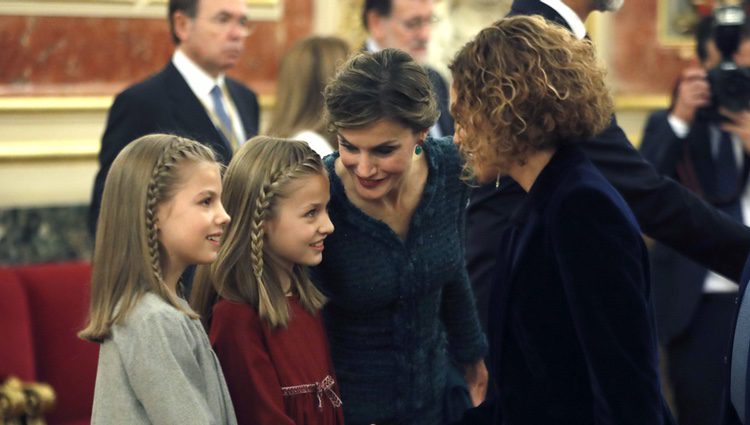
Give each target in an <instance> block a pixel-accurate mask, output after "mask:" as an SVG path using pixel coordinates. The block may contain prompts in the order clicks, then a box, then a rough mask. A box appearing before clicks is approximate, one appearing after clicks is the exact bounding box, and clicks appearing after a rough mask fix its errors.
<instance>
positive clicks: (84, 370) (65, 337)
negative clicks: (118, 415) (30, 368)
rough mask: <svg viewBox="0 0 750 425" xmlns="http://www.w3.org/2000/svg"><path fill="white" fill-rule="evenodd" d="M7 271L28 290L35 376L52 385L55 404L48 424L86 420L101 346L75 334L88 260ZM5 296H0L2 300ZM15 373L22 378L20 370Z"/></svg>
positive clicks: (84, 307) (86, 289) (84, 306)
mask: <svg viewBox="0 0 750 425" xmlns="http://www.w3.org/2000/svg"><path fill="white" fill-rule="evenodd" d="M10 270H11V271H12V272H13V273H14V274H16V276H17V277H18V281H19V282H20V283H21V286H22V287H23V290H24V291H25V293H26V302H27V303H28V305H27V310H28V316H29V317H30V325H29V326H30V330H31V332H30V335H31V338H32V345H33V356H31V357H32V358H33V359H34V372H35V376H34V378H35V380H36V381H39V382H45V383H47V384H49V385H51V386H52V388H53V389H54V390H55V392H56V395H57V402H56V406H55V408H54V409H53V410H52V411H51V412H49V413H48V414H47V415H46V419H47V422H48V424H50V425H56V424H65V425H69V424H70V425H72V424H76V425H77V424H88V423H90V418H91V406H92V403H93V398H94V382H95V379H96V365H97V359H98V353H99V351H98V350H99V346H98V345H96V344H93V343H90V342H86V341H83V340H81V339H79V338H78V337H77V336H76V333H77V332H78V331H79V330H80V329H81V327H82V326H83V325H84V321H85V319H86V314H87V311H88V303H89V294H90V287H91V284H90V282H91V269H90V266H89V264H87V263H61V264H40V265H30V266H22V267H15V268H12V269H10ZM6 271H7V269H6V270H3V271H2V273H5V272H6ZM0 276H4V274H0ZM4 286H7V285H4ZM1 290H2V289H0V291H1ZM3 298H4V297H3V296H2V295H0V303H2V302H3ZM14 308H18V307H17V306H15V307H14ZM0 312H2V313H0V329H2V326H3V325H2V323H3V319H2V318H1V316H4V315H5V312H4V308H3V307H0ZM18 314H19V315H20V314H22V312H21V311H19V312H18ZM19 317H20V316H19ZM16 320H18V319H16ZM17 332H18V333H21V332H22V330H17ZM3 334H4V333H3ZM19 352H20V349H19ZM0 364H2V361H1V360H0ZM19 370H21V369H19ZM11 372H13V371H11ZM14 373H15V372H14ZM15 374H16V375H17V376H19V377H21V378H22V379H25V378H24V377H23V376H22V375H20V374H19V373H15Z"/></svg>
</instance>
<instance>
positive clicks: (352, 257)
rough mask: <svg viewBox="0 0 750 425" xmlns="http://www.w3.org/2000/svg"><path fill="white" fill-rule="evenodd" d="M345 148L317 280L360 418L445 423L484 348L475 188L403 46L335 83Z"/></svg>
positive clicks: (335, 163)
mask: <svg viewBox="0 0 750 425" xmlns="http://www.w3.org/2000/svg"><path fill="white" fill-rule="evenodd" d="M325 97H326V107H327V112H328V117H329V121H330V123H331V128H332V130H334V131H336V132H337V134H338V138H339V152H336V153H334V154H333V155H331V156H328V157H327V158H326V166H327V168H328V172H329V178H330V182H331V202H330V205H329V210H330V217H331V220H332V221H333V223H334V225H335V227H336V231H335V232H334V233H333V234H332V235H331V236H329V237H328V238H327V240H326V250H325V252H324V255H323V263H322V264H321V265H320V266H318V267H317V268H315V269H314V270H313V273H314V277H315V279H316V281H317V282H318V284H319V285H320V287H321V288H322V289H323V291H324V292H325V293H326V295H327V296H328V297H329V299H330V302H329V304H328V305H327V307H326V309H325V312H324V317H325V322H326V326H327V330H328V336H329V339H330V344H331V352H332V356H333V361H334V366H335V367H336V373H337V375H338V378H339V380H340V388H341V392H342V399H343V401H344V413H345V417H346V421H347V423H348V424H351V425H358V424H372V423H376V424H415V425H418V424H425V425H427V424H429V425H436V424H441V423H444V422H445V421H446V420H447V419H449V418H447V417H446V413H447V412H444V410H445V409H444V404H445V397H446V388H447V384H446V381H447V380H448V377H449V373H450V371H452V370H454V369H453V368H452V366H451V361H452V362H455V363H457V364H458V365H460V370H461V371H462V372H463V374H464V376H465V379H466V382H467V384H468V389H469V390H470V393H471V395H472V399H473V401H474V402H475V403H478V402H479V401H481V399H482V398H483V397H484V389H485V388H486V379H487V373H486V369H485V368H484V362H483V361H482V358H483V357H484V355H485V352H486V349H487V343H486V340H485V337H484V335H483V333H482V331H481V328H480V325H479V322H478V320H477V314H476V310H475V305H474V299H473V295H472V291H471V287H470V284H469V280H468V275H467V273H466V269H465V264H464V218H465V214H464V209H465V205H466V202H467V196H468V187H467V186H466V185H465V184H464V183H463V182H462V181H461V172H462V171H461V170H462V163H461V161H460V158H459V154H458V151H457V149H456V148H455V146H454V145H453V144H452V142H451V139H450V138H443V139H431V138H429V137H427V133H428V130H429V128H430V127H431V126H432V125H433V124H434V123H435V121H436V119H437V117H438V114H439V112H438V109H437V104H436V101H435V96H434V94H433V92H432V88H431V85H430V80H429V78H428V76H427V74H426V73H425V71H424V69H423V68H422V67H421V66H419V65H418V64H416V63H415V62H414V61H413V60H412V59H411V57H410V56H409V55H407V54H405V53H403V52H401V51H398V50H394V49H386V50H383V51H381V52H378V53H374V54H369V53H363V54H360V55H358V56H356V57H354V58H352V59H350V60H349V62H347V63H346V64H345V65H344V67H343V68H342V70H341V71H340V72H339V74H338V75H337V76H336V78H335V79H334V81H332V83H331V84H329V86H328V87H327V88H326V91H325Z"/></svg>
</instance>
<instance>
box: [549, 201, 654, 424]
mask: <svg viewBox="0 0 750 425" xmlns="http://www.w3.org/2000/svg"><path fill="white" fill-rule="evenodd" d="M548 221H549V229H550V236H549V238H550V241H549V242H550V246H551V249H552V251H553V252H554V253H555V257H556V260H557V263H558V265H559V269H560V276H561V278H562V283H563V289H564V291H565V296H566V299H567V302H568V304H569V309H570V312H571V315H572V319H573V324H574V327H575V331H576V334H577V336H578V340H579V343H580V345H581V349H582V351H583V354H584V356H585V358H586V363H587V365H588V374H589V379H590V381H591V383H592V391H593V392H594V395H593V399H594V416H595V418H596V420H595V423H596V424H597V425H599V424H621V425H626V424H627V425H649V424H661V418H662V410H661V409H662V405H661V396H660V386H659V376H658V361H657V358H656V353H657V342H656V336H655V330H654V328H653V316H652V314H651V300H650V286H649V283H648V270H647V257H646V252H645V246H644V244H643V242H642V240H641V238H640V234H639V233H638V231H637V229H636V226H635V224H634V223H632V224H631V222H630V221H628V220H627V218H626V215H625V212H624V211H622V210H621V209H620V208H619V207H618V206H617V204H615V203H614V202H613V201H612V200H611V198H609V197H608V196H606V195H604V194H603V193H602V192H599V191H596V190H592V189H588V188H586V189H580V190H574V192H573V193H571V194H570V195H569V196H567V197H566V199H565V200H563V201H562V202H561V204H560V207H559V210H558V211H555V210H554V209H551V210H550V212H549V215H548Z"/></svg>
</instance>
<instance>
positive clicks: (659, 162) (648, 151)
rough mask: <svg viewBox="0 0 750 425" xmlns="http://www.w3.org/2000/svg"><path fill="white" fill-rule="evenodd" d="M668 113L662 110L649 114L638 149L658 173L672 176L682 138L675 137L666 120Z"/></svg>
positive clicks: (679, 154)
mask: <svg viewBox="0 0 750 425" xmlns="http://www.w3.org/2000/svg"><path fill="white" fill-rule="evenodd" d="M668 114H669V112H668V111H666V110H664V111H658V112H655V113H653V114H651V116H649V118H648V122H647V123H646V128H645V129H644V131H643V139H642V141H641V146H640V151H641V154H642V155H643V157H644V158H646V160H648V162H650V163H651V164H652V165H653V166H654V168H656V170H657V171H658V172H659V173H661V174H665V175H668V176H670V177H674V176H675V168H676V166H677V162H678V161H679V159H680V156H681V154H682V152H683V140H684V139H680V138H679V137H677V135H676V134H675V133H674V130H672V127H671V126H670V125H669V121H668V120H667V117H668Z"/></svg>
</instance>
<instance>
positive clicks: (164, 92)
mask: <svg viewBox="0 0 750 425" xmlns="http://www.w3.org/2000/svg"><path fill="white" fill-rule="evenodd" d="M226 86H227V91H228V92H229V95H230V96H232V101H234V105H235V107H236V108H237V113H238V114H239V116H240V119H241V121H242V126H243V128H244V129H245V134H246V135H247V137H248V138H250V137H252V136H254V135H256V134H258V117H259V112H260V109H259V107H258V99H257V97H256V96H255V93H253V92H252V91H251V90H250V89H248V88H247V87H245V86H244V85H243V84H242V83H240V82H238V81H236V80H233V79H231V78H229V77H227V78H226ZM151 133H170V134H177V135H179V136H183V137H188V138H190V139H193V140H196V141H199V142H201V143H203V144H205V145H206V146H208V147H210V148H212V149H213V150H214V151H215V152H216V153H217V156H218V157H219V159H220V160H221V161H222V162H223V163H225V164H226V163H228V162H229V160H230V159H231V158H232V150H231V148H230V147H229V146H227V145H226V143H225V142H224V141H223V139H222V138H221V136H220V134H219V131H218V130H217V129H216V126H214V124H213V122H212V121H211V119H210V118H209V116H208V114H207V113H206V109H205V108H204V107H203V104H201V102H200V100H198V98H197V97H196V96H195V94H194V93H193V91H192V90H191V89H190V87H189V86H188V84H187V82H186V81H185V79H184V78H183V77H182V74H180V72H179V71H178V70H177V68H175V66H174V65H173V64H172V61H169V63H168V64H167V66H166V67H164V69H162V70H161V71H160V72H158V73H156V74H154V75H153V76H151V77H149V78H148V79H146V80H144V81H141V82H140V83H137V84H135V85H133V86H131V87H128V88H127V89H125V90H124V91H123V92H122V93H120V94H118V95H117V97H115V100H114V103H113V104H112V107H111V108H110V110H109V116H108V119H107V127H106V129H105V130H104V136H102V144H101V149H100V151H99V171H98V172H97V174H96V179H95V180H94V188H93V194H92V197H91V207H90V210H89V228H90V229H91V231H92V234H93V233H94V231H95V228H96V220H97V218H98V216H99V207H100V205H101V197H102V192H103V191H104V181H105V179H106V177H107V173H109V167H110V166H111V165H112V161H114V159H115V157H116V156H117V154H119V153H120V151H121V150H122V149H123V148H124V147H125V146H126V145H127V144H128V143H130V142H132V141H133V140H135V139H137V138H139V137H141V136H144V135H146V134H151Z"/></svg>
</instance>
